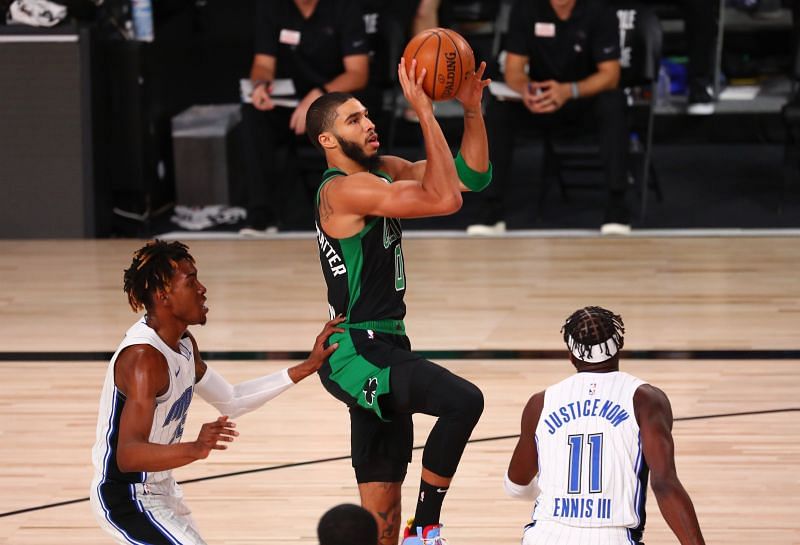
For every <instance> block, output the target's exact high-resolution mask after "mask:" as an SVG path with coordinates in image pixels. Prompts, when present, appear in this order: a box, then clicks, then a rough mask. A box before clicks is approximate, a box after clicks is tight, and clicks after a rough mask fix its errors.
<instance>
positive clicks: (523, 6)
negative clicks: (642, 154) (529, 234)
mask: <svg viewBox="0 0 800 545" xmlns="http://www.w3.org/2000/svg"><path fill="white" fill-rule="evenodd" d="M619 44H620V36H619V24H618V22H617V17H616V15H615V13H614V11H613V10H611V9H610V8H609V7H608V6H607V5H606V4H605V2H603V1H601V0H517V1H516V3H515V4H514V6H513V7H512V10H511V16H510V23H509V29H508V34H507V37H506V50H507V57H506V62H505V76H504V77H505V82H506V83H507V84H508V86H509V87H511V88H512V89H513V90H514V91H517V92H518V93H520V94H521V95H522V101H521V102H520V101H498V100H492V101H491V102H490V103H489V107H488V112H487V124H488V134H489V156H490V157H491V158H492V163H493V164H494V180H495V183H493V184H492V185H491V186H490V187H489V188H488V189H487V191H485V192H484V193H483V195H484V199H485V201H484V205H485V209H484V212H483V213H484V215H485V216H484V217H483V218H482V220H483V221H482V223H481V224H480V225H472V226H470V227H469V229H468V233H470V234H488V233H491V232H500V231H503V230H505V221H504V220H505V218H504V211H503V189H504V188H505V187H507V184H508V178H509V176H510V175H511V166H512V164H511V159H512V153H513V149H514V140H515V134H516V132H517V130H519V129H520V128H535V129H543V130H549V129H554V128H557V127H564V126H573V127H575V126H577V127H581V126H583V125H585V121H586V118H587V116H594V117H595V118H596V124H597V126H598V128H599V132H600V134H599V140H600V145H601V149H602V152H603V163H604V167H605V177H606V182H607V185H608V202H607V206H606V212H605V221H604V223H603V228H602V230H603V232H605V233H624V232H628V231H630V217H629V211H628V207H627V204H626V201H625V190H626V187H627V174H626V161H627V138H628V134H627V127H626V123H627V121H626V111H625V109H626V105H625V97H624V94H623V92H622V90H620V89H619V88H618V82H619V78H620V61H619V56H620V47H619ZM526 67H527V70H526Z"/></svg>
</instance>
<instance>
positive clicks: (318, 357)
mask: <svg viewBox="0 0 800 545" xmlns="http://www.w3.org/2000/svg"><path fill="white" fill-rule="evenodd" d="M344 321H345V317H344V316H341V315H339V316H337V317H336V318H334V319H333V320H328V321H327V322H326V323H325V327H323V328H322V331H321V332H320V334H319V335H317V340H316V341H314V348H312V349H311V354H309V356H308V360H307V361H308V362H309V363H310V364H311V367H313V368H314V369H313V370H314V371H317V370H318V369H319V368H320V367H322V364H323V363H324V362H325V360H327V359H328V356H330V355H331V354H333V351H334V350H336V349H337V348H339V343H333V344H331V345H330V346H328V347H327V348H325V341H327V340H328V337H330V336H331V335H333V334H334V333H344V329H342V328H341V327H337V326H338V325H339V324H341V323H342V322H344Z"/></svg>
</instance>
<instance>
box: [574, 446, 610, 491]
mask: <svg viewBox="0 0 800 545" xmlns="http://www.w3.org/2000/svg"><path fill="white" fill-rule="evenodd" d="M583 438H584V435H583V434H579V435H570V436H569V437H567V443H568V444H569V479H568V480H569V482H568V483H567V492H568V493H569V494H580V493H581V475H582V474H583V471H582V468H583ZM586 442H587V443H588V444H589V493H590V494H599V493H600V492H602V491H603V434H602V433H590V434H589V435H588V437H587V441H586Z"/></svg>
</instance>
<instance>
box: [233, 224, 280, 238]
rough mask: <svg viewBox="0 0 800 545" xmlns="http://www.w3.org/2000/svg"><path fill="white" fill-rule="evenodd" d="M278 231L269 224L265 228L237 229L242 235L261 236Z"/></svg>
mask: <svg viewBox="0 0 800 545" xmlns="http://www.w3.org/2000/svg"><path fill="white" fill-rule="evenodd" d="M277 232H278V228H277V227H275V226H274V225H270V226H269V227H267V228H266V229H256V228H254V227H242V228H241V229H239V234H240V235H242V236H243V237H263V236H266V235H274V234H276V233H277Z"/></svg>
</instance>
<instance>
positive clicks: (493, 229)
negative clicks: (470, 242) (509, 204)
mask: <svg viewBox="0 0 800 545" xmlns="http://www.w3.org/2000/svg"><path fill="white" fill-rule="evenodd" d="M505 232H506V222H504V221H498V222H497V223H495V224H494V225H482V224H475V225H470V226H469V227H467V235H469V236H471V237H487V236H492V235H502V234H503V233H505Z"/></svg>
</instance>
